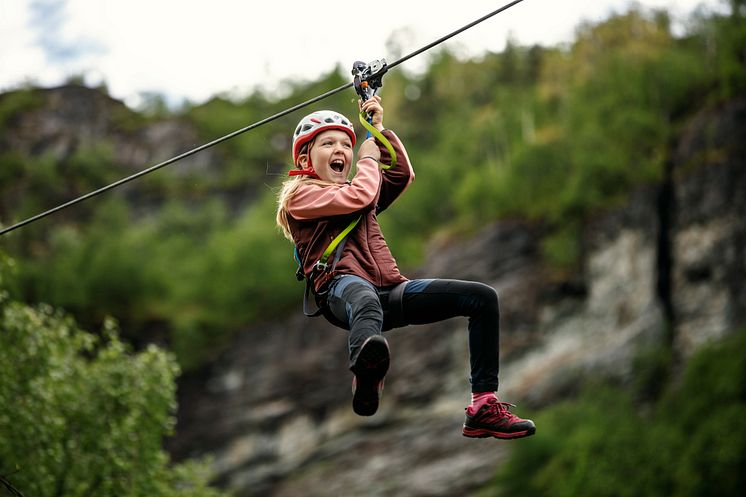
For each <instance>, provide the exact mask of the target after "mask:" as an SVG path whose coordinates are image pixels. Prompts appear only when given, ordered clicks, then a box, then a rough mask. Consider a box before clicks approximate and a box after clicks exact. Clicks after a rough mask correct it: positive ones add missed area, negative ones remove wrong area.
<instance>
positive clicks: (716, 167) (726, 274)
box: [0, 0, 746, 497]
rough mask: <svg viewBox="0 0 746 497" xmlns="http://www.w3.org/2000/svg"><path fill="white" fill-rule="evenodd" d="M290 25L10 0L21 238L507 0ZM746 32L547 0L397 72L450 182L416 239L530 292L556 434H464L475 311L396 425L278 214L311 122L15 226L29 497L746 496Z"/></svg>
mask: <svg viewBox="0 0 746 497" xmlns="http://www.w3.org/2000/svg"><path fill="white" fill-rule="evenodd" d="M399 3H401V2H399ZM412 3H413V4H415V3H414V2H412ZM281 5H282V7H280V4H279V3H278V7H274V6H263V7H261V8H259V7H250V4H248V3H246V4H245V3H243V2H228V1H213V2H210V3H209V4H202V3H199V4H197V3H194V4H190V5H189V6H182V5H178V4H177V3H176V2H157V3H156V2H149V3H142V4H141V3H139V2H114V1H111V2H87V1H84V0H78V1H76V0H69V1H61V0H46V1H43V0H34V1H27V2H14V3H13V4H12V5H11V4H10V2H6V4H4V5H3V6H2V7H0V18H2V21H0V27H1V28H2V48H0V74H1V76H0V87H1V88H2V93H0V226H9V225H11V224H13V223H16V222H19V221H21V220H23V219H25V218H27V217H30V216H32V215H34V214H37V213H39V212H41V211H43V210H46V209H49V208H52V207H54V206H56V205H58V204H61V203H63V202H66V201H68V200H70V199H72V198H74V197H77V196H79V195H83V194H85V193H88V192H90V191H92V190H95V189H97V188H100V187H102V186H104V185H106V184H109V183H111V182H113V181H116V180H118V179H120V178H122V177H124V176H127V175H130V174H133V173H135V172H137V171H140V170H142V169H144V168H145V167H147V166H150V165H153V164H156V163H159V162H161V161H163V160H166V159H168V158H170V157H173V156H176V155H178V154H180V153H182V152H184V151H186V150H189V149H192V148H194V147H196V146H198V145H201V144H203V143H206V142H209V141H211V140H213V139H215V138H217V137H220V136H223V135H225V134H228V133H230V132H232V131H234V130H236V129H240V128H243V127H244V126H247V125H249V124H252V123H254V122H257V121H259V120H261V119H263V118H265V117H267V116H270V115H273V114H275V113H277V112H280V111H282V110H283V109H286V108H288V107H290V106H292V105H295V104H297V103H299V102H301V101H304V100H306V99H308V98H311V97H314V96H316V95H319V94H321V93H324V92H326V91H327V90H330V89H333V88H336V87H339V86H341V85H343V84H345V83H347V82H349V81H350V79H351V77H350V72H349V70H350V67H351V64H352V62H353V61H354V60H358V59H362V60H372V59H377V58H380V57H386V58H387V59H388V60H389V61H393V60H395V59H396V58H398V57H400V56H402V55H405V54H407V53H410V52H412V51H414V50H416V49H418V48H420V47H421V46H422V45H424V44H426V43H429V42H430V41H433V40H434V39H436V38H438V37H440V36H442V35H444V34H446V33H447V32H450V31H452V30H453V29H456V28H458V27H460V26H462V25H463V24H466V23H468V22H470V21H472V20H474V19H476V18H478V17H480V16H482V15H484V14H486V13H488V12H490V11H492V10H494V9H496V8H497V7H499V6H500V4H499V3H498V4H493V3H491V2H486V1H484V2H483V1H480V2H470V3H469V4H468V5H465V6H459V9H458V10H459V11H458V12H457V13H455V12H451V11H449V10H448V9H446V8H445V7H432V6H430V7H427V8H426V7H424V6H421V5H397V4H395V3H394V2H388V1H382V2H378V3H376V4H372V5H370V6H360V5H352V4H342V3H341V2H340V3H337V2H329V5H326V4H325V6H321V5H319V4H311V3H308V4H306V3H303V2H285V3H282V4H281ZM462 7H463V8H462ZM276 8H282V9H283V10H282V12H278V13H275V12H274V9H276ZM744 16H746V2H744V1H743V0H728V1H725V0H713V1H709V2H701V3H696V2H677V3H676V4H675V5H674V4H673V3H670V4H668V3H666V2H641V3H626V2H585V1H577V2H573V1H570V2H565V3H564V4H557V3H555V2H552V3H551V5H550V3H548V2H542V1H538V0H527V1H525V2H522V3H520V4H518V5H517V6H515V7H513V8H511V9H509V10H507V11H505V12H504V13H502V14H500V15H499V16H497V17H495V18H494V19H491V20H489V21H487V22H486V23H484V24H483V25H479V26H477V27H475V28H473V29H472V30H469V31H468V32H467V33H465V34H464V37H463V38H461V37H458V38H456V39H454V40H453V41H452V42H448V43H447V44H444V45H441V46H439V47H438V48H437V49H434V50H432V51H430V52H427V53H426V54H424V55H422V56H420V57H418V58H416V59H413V60H412V63H411V64H406V65H403V66H400V67H397V68H395V69H393V70H392V71H391V72H390V73H388V74H387V75H386V76H385V78H384V86H383V88H382V90H381V93H380V94H381V96H382V97H383V103H384V107H385V124H386V125H387V127H389V128H392V129H394V130H395V131H396V132H397V134H398V135H399V136H400V137H401V139H402V141H403V142H404V144H405V145H406V147H407V150H408V153H409V156H410V158H411V160H412V163H413V165H414V168H415V170H416V173H417V178H416V181H415V183H414V184H413V185H412V187H411V188H410V189H409V190H408V191H407V194H406V195H405V196H403V197H402V198H401V199H399V200H398V201H397V203H396V205H394V206H393V208H391V209H390V210H388V211H387V212H386V213H385V214H383V215H382V216H381V219H380V221H381V224H382V226H383V228H384V232H385V233H386V236H387V241H388V243H389V245H390V247H391V249H392V252H393V253H394V255H395V257H396V258H397V261H398V263H399V266H400V268H401V269H402V271H403V273H404V274H406V275H407V276H409V277H411V278H415V277H449V278H462V279H472V280H478V281H483V282H485V283H488V284H490V285H492V286H494V287H495V288H496V289H497V290H498V293H499V295H500V301H501V357H502V363H501V387H500V396H501V397H502V399H503V400H505V401H509V402H512V403H515V404H518V407H516V408H514V411H515V412H516V413H517V414H518V415H520V416H521V417H531V418H532V419H534V421H535V422H536V424H537V433H536V435H535V436H534V437H531V438H529V439H525V440H519V441H511V442H505V441H497V440H492V439H490V440H468V439H465V438H463V437H462V436H461V433H460V430H461V423H462V422H463V408H464V407H465V406H466V405H467V403H468V400H469V385H468V373H469V371H468V350H467V341H466V321H465V320H450V321H447V322H443V323H438V324H435V325H429V326H417V327H409V328H406V329H401V330H395V331H392V332H390V333H389V334H388V339H389V342H390V344H391V348H392V361H393V364H392V368H391V371H390V373H389V375H388V376H387V382H386V390H385V392H384V398H383V404H382V407H381V410H380V411H379V412H378V413H377V414H376V415H375V416H374V417H372V418H369V419H368V418H359V417H357V416H355V415H354V414H353V413H352V411H351V409H350V381H351V374H350V373H349V372H348V371H347V368H346V362H347V358H346V335H345V333H344V332H342V331H340V330H337V329H334V328H333V327H332V326H331V325H329V324H327V323H326V322H324V321H323V320H322V319H321V318H319V319H308V318H305V317H304V316H303V315H302V312H301V301H302V293H303V285H302V284H301V283H298V282H297V281H296V280H295V277H294V273H295V267H294V261H293V248H292V246H291V245H290V243H289V242H288V241H287V240H285V239H284V238H283V237H282V235H281V234H280V232H279V231H278V229H277V228H276V226H275V222H274V211H275V196H276V194H277V192H278V189H279V186H280V184H281V183H282V181H283V180H284V179H285V174H286V171H287V170H288V169H289V168H290V166H291V164H290V163H291V160H290V154H289V148H290V142H291V132H292V129H293V128H294V126H295V125H296V123H297V121H298V120H299V119H300V118H301V117H302V116H303V115H305V114H306V113H307V112H310V110H312V109H305V110H301V111H298V112H296V113H293V114H291V115H289V116H286V117H284V118H281V119H278V120H276V121H274V122H272V123H270V124H267V125H266V126H262V127H260V128H257V129H255V130H252V131H250V132H248V133H246V134H242V135H240V136H238V137H236V138H233V139H231V140H229V141H226V142H224V143H222V144H220V145H218V146H216V147H213V148H210V149H209V150H207V151H204V152H201V153H199V154H197V155H194V156H191V157H189V158H187V159H184V160H182V161H179V162H177V163H175V164H173V165H172V166H169V167H167V168H164V169H161V170H159V171H157V172H155V173H153V174H150V175H147V176H145V177H143V178H141V179H139V180H137V181H135V182H132V183H128V184H127V185H125V186H122V187H120V188H117V189H115V190H113V191H111V192H108V193H106V194H104V195H102V196H99V197H96V198H95V199H91V200H89V201H86V202H84V203H82V204H79V205H76V206H74V207H72V208H69V209H66V210H63V211H61V212H58V213H56V214H54V215H53V216H50V217H48V218H45V219H43V220H40V221H38V222H36V223H33V224H30V225H28V226H26V227H23V228H21V229H18V230H15V231H13V232H11V233H9V234H6V235H3V236H2V237H0V478H2V479H0V495H4V494H3V492H6V493H7V494H8V495H13V494H12V493H11V488H12V487H14V488H16V489H17V490H18V491H20V492H23V494H24V495H26V496H32V495H33V496H52V495H65V496H85V495H105V496H108V495H111V496H118V497H119V496H128V495H132V496H135V495H137V496H139V495H146V494H147V495H161V496H168V495H179V496H184V495H187V496H190V495H191V496H195V497H202V496H222V495H235V496H278V497H279V496H299V495H303V496H328V495H370V496H455V495H459V496H461V495H464V496H474V497H486V496H500V495H509V494H512V495H516V494H517V495H526V496H529V495H531V496H533V495H536V496H565V495H567V496H580V495H588V496H590V495H593V496H604V495H608V496H621V495H624V496H651V495H661V496H662V495H667V496H668V495H681V496H690V495H691V496H704V495H712V496H731V495H732V496H735V495H741V494H742V493H743V491H744V487H746V471H745V470H746V423H744V422H743V420H744V419H746V327H745V326H746V289H745V288H744V284H743V281H744V280H745V278H746V217H745V216H744V212H746V165H745V164H744V160H745V158H746V141H744V139H743V137H744V130H745V129H746V127H745V126H746V23H745V22H744ZM268 20H270V21H268ZM355 100H356V97H355V94H354V92H353V91H352V90H349V91H348V92H345V93H342V94H338V95H336V96H334V97H331V98H329V99H327V100H324V101H323V102H321V103H319V104H318V105H317V106H315V107H314V108H331V109H336V110H339V111H340V112H343V113H345V114H347V115H352V114H354V112H356V108H357V104H356V103H355ZM4 483H7V484H4Z"/></svg>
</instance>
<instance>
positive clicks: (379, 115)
mask: <svg viewBox="0 0 746 497" xmlns="http://www.w3.org/2000/svg"><path fill="white" fill-rule="evenodd" d="M357 104H358V107H359V108H360V110H361V111H362V112H366V113H367V114H368V115H369V116H370V117H371V119H372V121H371V124H372V125H373V127H374V128H376V129H377V130H378V131H383V130H384V127H383V106H382V105H381V97H379V96H378V95H374V96H373V97H371V98H370V99H368V100H366V101H365V102H361V101H360V100H358V102H357Z"/></svg>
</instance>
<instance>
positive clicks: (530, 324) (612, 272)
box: [169, 100, 746, 497]
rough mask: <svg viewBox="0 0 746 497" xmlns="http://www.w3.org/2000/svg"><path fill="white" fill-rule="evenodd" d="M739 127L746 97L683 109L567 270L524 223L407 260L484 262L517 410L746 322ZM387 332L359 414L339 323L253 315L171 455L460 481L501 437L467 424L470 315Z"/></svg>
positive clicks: (290, 477)
mask: <svg viewBox="0 0 746 497" xmlns="http://www.w3.org/2000/svg"><path fill="white" fill-rule="evenodd" d="M744 129H746V101H744V100H740V101H735V102H731V103H729V104H727V105H724V106H722V107H720V108H717V109H711V110H708V111H706V112H703V113H701V114H700V115H698V116H696V117H695V118H694V119H692V120H691V122H690V123H689V124H688V126H687V127H686V128H685V129H684V130H683V131H682V133H681V134H680V135H679V136H678V137H677V139H676V140H675V141H674V142H672V144H671V154H670V156H671V159H670V162H669V163H668V165H667V171H666V176H665V177H664V178H663V179H662V180H661V182H660V184H655V185H647V186H645V187H641V188H640V189H639V190H637V191H635V192H634V193H633V194H632V195H630V197H629V200H628V202H627V204H626V205H624V206H622V207H620V208H618V209H615V210H613V211H609V212H604V213H598V214H597V215H596V216H595V217H594V218H593V219H589V220H588V222H587V223H586V225H585V227H584V234H585V235H584V247H583V260H582V267H581V268H580V269H579V270H578V273H577V274H575V275H572V276H571V277H569V278H565V279H564V280H562V279H558V278H557V277H556V275H553V274H552V272H551V271H550V270H549V269H548V268H547V267H545V265H544V264H543V262H542V260H541V257H540V250H539V247H538V241H537V240H538V238H537V233H536V232H535V230H536V229H537V228H535V227H532V226H528V225H525V224H522V223H519V222H500V223H496V224H494V225H492V226H488V227H486V228H485V229H484V230H483V231H482V232H481V233H479V234H477V236H475V237H474V238H473V239H471V240H468V241H466V242H464V243H451V244H445V243H444V244H441V245H440V246H437V247H432V248H431V254H430V256H429V257H428V260H427V262H426V264H425V265H424V266H423V267H422V268H419V269H418V270H417V271H416V273H413V274H410V276H412V277H415V276H422V277H425V276H429V277H451V278H464V279H476V280H479V281H483V282H485V283H488V284H490V285H492V286H494V287H495V288H496V289H497V290H498V293H499V295H500V298H501V324H502V329H501V355H502V364H501V388H500V392H501V396H502V397H503V398H504V399H505V400H508V401H511V402H514V403H517V404H518V405H519V407H518V408H517V412H518V413H519V414H521V415H530V414H531V412H532V411H534V410H535V409H536V408H538V407H541V406H545V405H549V404H551V403H553V402H555V401H557V400H558V399H561V398H563V397H566V396H568V395H572V394H573V393H574V392H575V391H577V389H578V388H579V385H581V384H582V383H583V382H584V381H585V380H587V379H588V378H599V377H603V378H607V379H611V380H613V381H617V382H619V383H621V384H625V383H626V382H629V381H630V380H631V378H632V374H633V373H634V370H635V368H636V367H637V362H636V359H637V357H639V355H640V354H641V353H642V352H643V351H646V350H647V351H649V350H660V351H669V352H671V353H672V354H673V356H674V357H675V358H676V359H675V360H676V361H678V362H681V361H685V360H686V358H687V357H688V356H689V355H690V354H691V353H692V351H694V350H696V349H697V348H698V347H700V346H701V345H702V344H703V343H705V342H707V341H708V340H717V339H719V338H721V337H723V336H724V335H725V334H727V333H729V332H731V331H734V330H735V329H736V328H738V327H739V326H742V325H743V324H744V322H746V289H745V288H744V284H743V282H744V279H745V278H746V163H745V160H746V142H745V141H744V140H743V130H744ZM298 292H299V298H300V294H301V288H300V286H299V290H298ZM299 305H300V304H299ZM387 336H388V339H389V342H390V344H391V348H392V361H393V364H392V368H391V370H390V372H389V375H388V376H387V382H386V390H385V392H384V398H383V403H382V407H381V409H380V411H379V413H377V414H376V415H375V416H373V417H372V418H370V419H363V418H358V417H356V416H355V415H354V414H353V413H352V411H351V408H350V406H349V404H350V391H349V389H350V380H351V375H350V373H349V372H348V371H347V369H346V336H345V334H344V332H342V331H340V330H336V329H334V328H332V327H331V326H330V325H328V324H326V323H325V322H324V321H322V320H321V319H307V318H304V317H303V316H302V314H301V313H300V310H299V312H298V313H297V314H296V315H294V316H288V317H287V318H286V319H282V320H278V321H273V322H271V323H268V324H265V325H261V326H256V327H254V328H252V329H247V330H245V332H243V333H241V334H240V335H239V336H237V337H236V339H235V340H234V342H233V343H232V344H231V346H230V347H229V348H228V350H227V351H226V352H225V353H224V354H223V355H222V356H221V357H220V358H219V359H218V360H217V361H215V362H214V363H213V364H212V365H210V366H208V367H206V368H205V369H203V370H201V371H198V372H195V373H192V374H190V375H188V376H185V377H184V378H183V379H182V382H181V385H180V399H179V402H180V410H179V424H178V428H177V435H176V436H175V437H174V438H173V439H172V440H170V441H169V448H170V450H171V451H172V453H173V454H174V455H175V456H176V457H177V458H179V457H186V456H195V455H203V454H208V453H209V454H212V455H213V456H214V467H215V470H216V472H217V474H218V482H219V483H220V484H221V485H224V486H226V487H229V488H231V489H233V490H234V491H235V493H236V495H237V496H239V497H241V496H253V495H257V496H258V495H262V496H274V497H285V496H298V495H303V496H306V497H312V496H322V495H323V496H331V495H369V496H387V497H392V496H407V497H415V496H452V495H463V494H466V493H468V492H469V491H470V490H472V489H474V488H476V487H477V486H479V485H481V484H483V483H484V482H485V481H486V480H488V479H489V478H490V477H491V475H492V473H493V470H494V468H495V467H496V465H498V464H499V463H500V462H501V461H502V460H503V459H504V458H505V457H506V455H507V451H508V450H509V449H510V445H511V444H510V443H506V442H499V441H495V440H468V439H465V438H463V437H462V436H461V434H460V426H461V423H462V421H463V408H464V406H465V405H466V402H467V400H468V381H467V375H468V350H467V342H466V323H465V320H457V319H455V320H450V321H446V322H443V323H439V324H436V325H428V326H416V327H409V328H406V329H402V330H394V331H392V332H389V333H388V335H387ZM540 435H541V426H539V427H538V431H537V436H540Z"/></svg>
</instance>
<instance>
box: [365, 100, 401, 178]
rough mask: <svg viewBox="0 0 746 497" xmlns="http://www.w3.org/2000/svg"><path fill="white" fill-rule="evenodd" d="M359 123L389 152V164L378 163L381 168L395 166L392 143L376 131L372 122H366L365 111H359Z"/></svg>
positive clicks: (394, 153)
mask: <svg viewBox="0 0 746 497" xmlns="http://www.w3.org/2000/svg"><path fill="white" fill-rule="evenodd" d="M359 117H360V123H361V124H362V125H363V126H364V127H365V129H367V130H368V132H369V133H370V134H371V135H373V136H375V137H376V138H377V139H378V141H379V142H381V143H383V146H384V147H386V150H388V151H389V154H391V165H386V164H381V163H380V162H379V164H380V165H381V169H391V168H392V167H396V152H395V151H394V147H393V145H391V142H390V141H389V140H388V138H386V137H385V136H383V134H381V132H380V131H378V130H377V129H376V128H374V127H373V125H372V124H370V123H369V122H368V119H367V117H368V116H367V115H366V114H365V112H361V113H360V116H359Z"/></svg>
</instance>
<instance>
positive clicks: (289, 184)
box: [276, 140, 334, 242]
mask: <svg viewBox="0 0 746 497" xmlns="http://www.w3.org/2000/svg"><path fill="white" fill-rule="evenodd" d="M314 141H315V140H312V141H311V142H309V143H306V144H304V145H303V147H302V148H301V150H300V152H299V154H298V159H300V157H301V156H302V155H304V154H308V153H309V152H310V149H311V145H312V144H313V142H314ZM297 166H298V163H297V162H296V167H297ZM304 184H305V185H319V186H330V185H334V183H332V182H330V181H323V180H320V179H315V178H311V177H308V176H295V177H294V178H291V179H289V180H286V181H285V182H284V183H283V184H282V187H281V188H280V193H278V194H277V216H276V220H277V226H279V227H280V229H282V234H283V235H285V238H287V239H288V240H290V241H291V242H292V241H293V234H292V233H291V232H290V223H289V222H288V203H290V199H291V198H292V196H293V195H294V194H295V192H296V191H298V188H299V187H300V186H301V185H304Z"/></svg>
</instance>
